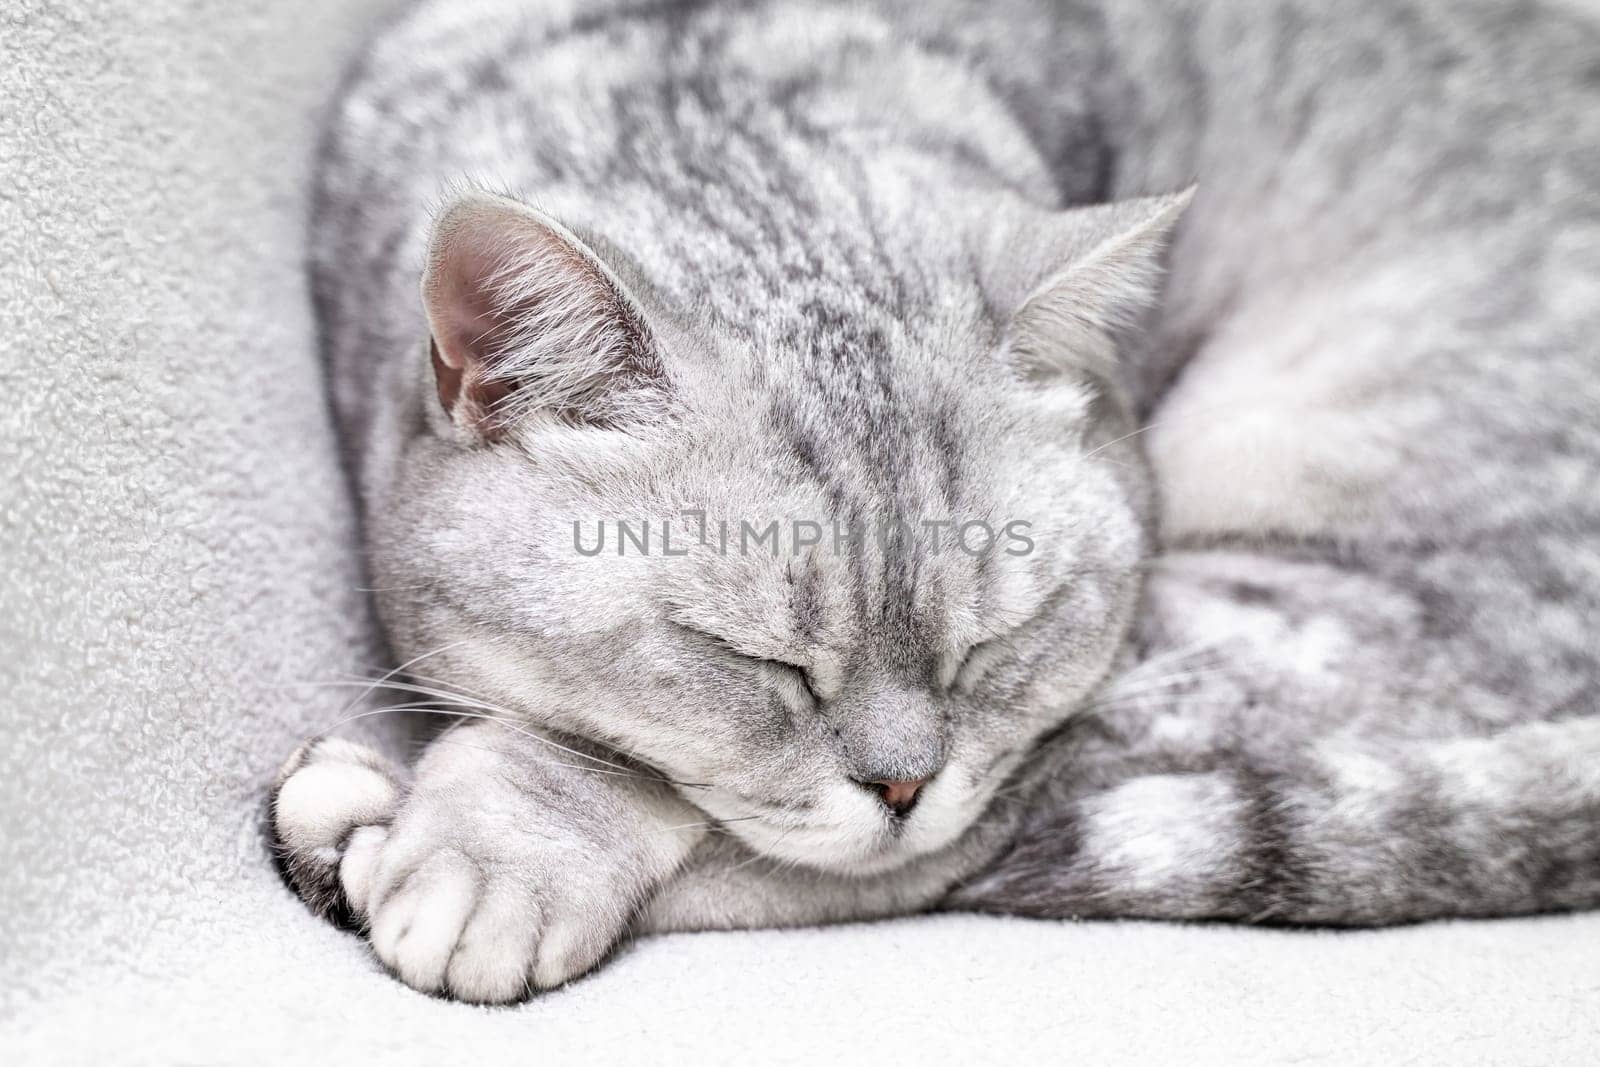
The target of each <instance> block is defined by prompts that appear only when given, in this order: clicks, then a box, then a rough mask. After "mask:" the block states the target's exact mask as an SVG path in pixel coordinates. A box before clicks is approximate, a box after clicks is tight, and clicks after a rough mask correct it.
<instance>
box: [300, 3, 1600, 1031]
mask: <svg viewBox="0 0 1600 1067" xmlns="http://www.w3.org/2000/svg"><path fill="white" fill-rule="evenodd" d="M1196 180H1198V192H1197V193H1196V194H1194V196H1193V203H1192V204H1190V203H1189V200H1190V195H1191V194H1190V192H1189V191H1187V190H1188V189H1189V187H1190V185H1191V183H1193V182H1195V181H1196ZM1597 183H1600V32H1597V30H1596V27H1595V26H1594V25H1592V24H1590V23H1588V22H1585V21H1583V20H1581V19H1580V18H1578V17H1577V16H1574V15H1570V14H1563V13H1561V12H1560V11H1558V10H1547V9H1544V8H1540V7H1536V6H1534V5H1531V4H1517V5H1506V4H1500V3H1489V2H1471V3H1444V2H1442V0H1441V2H1433V0H1350V2H1346V3H1341V4H1337V5H1330V4H1327V3H1324V2H1321V0H1271V2H1262V3H1251V2H1245V0H1237V2H1221V3H1209V4H1201V3H1188V2H1184V0H1136V2H1128V0H1116V2H1115V3H1112V2H1110V0H1105V2H1103V3H1098V2H1094V0H1064V2H1054V0H1000V2H991V3H978V2H977V0H971V2H967V0H936V2H912V0H907V2H904V3H895V2H891V0H883V2H879V3H872V4H829V5H823V6H817V5H814V4H809V3H805V4H803V3H798V2H793V0H749V2H738V0H710V2H704V3H696V2H688V0H660V2H649V0H645V2H639V3H632V4H606V5H595V4H590V3H584V4H581V5H579V4H577V3H576V2H569V3H567V4H555V3H548V2H536V0H526V2H521V0H485V2H478V3H472V4H463V3H456V2H443V0H437V2H430V3H426V4H424V5H422V6H420V7H417V8H415V9H412V10H410V11H408V12H407V13H405V14H404V15H403V16H402V17H400V18H399V19H398V20H397V21H396V22H394V23H393V24H392V25H391V26H390V27H388V28H387V29H386V30H385V32H383V33H382V34H381V35H380V36H379V37H378V39H377V40H376V41H375V43H374V44H373V45H372V46H371V47H370V49H369V50H368V51H367V52H366V54H365V55H364V57H363V58H362V59H361V61H360V62H359V64H358V65H357V66H356V68H355V70H354V72H353V74H352V76H351V78H350V79H349V81H348V83H347V85H346V87H345V89H344V91H343V94H342V96H341V98H340V99H339V101H338V104H337V108H336V111H335V113H334V116H333V119H332V124H331V128H330V131H329V134H328V137H327V141H326V147H325V156H324V162H323V169H322V178H321V186H320V190H319V200H318V204H317V209H316V213H315V220H314V225H313V229H312V239H313V244H314V273H315V279H314V281H315V293H316V296H317V299H318V302H319V305H320V309H321V312H322V315H323V321H324V325H325V330H326V340H327V346H328V351H329V355H330V359H331V364H332V382H333V385H332V388H333V395H334V400H335V405H336V408H337V411H338V415H339V417H340V419H341V421H342V424H343V427H344V429H345V431H346V437H347V441H348V443H349V445H350V449H351V456H352V460H353V464H354V469H355V474H356V480H357V482H358V485H359V490H360V495H361V498H362V501H363V505H364V511H365V518H366V536H367V542H368V543H367V547H368V551H369V555H370V560H371V568H372V571H373V585H374V586H376V587H377V588H378V589H379V590H380V592H379V593H378V599H377V604H378V608H379V611H380V614H381V616H382V620H383V622H384V624H385V626H386V628H387V631H388V634H389V637H390V639H391V640H392V643H393V647H394V650H395V652H396V653H397V655H398V657H399V659H401V660H404V661H407V664H406V670H407V673H408V677H409V681H407V682H406V683H404V685H403V687H408V688H409V689H410V690H411V691H414V692H416V693H418V694H420V695H422V696H423V697H425V698H428V700H425V701H424V702H428V701H432V703H431V704H430V706H432V707H435V708H439V709H444V710H449V711H462V712H465V713H467V714H469V715H471V716H476V717H470V718H467V719H465V720H464V721H462V722H460V724H459V725H457V726H455V727H453V728H452V729H450V730H449V731H447V732H446V733H445V734H444V735H442V736H441V737H440V738H439V739H438V740H437V741H435V742H434V743H432V744H431V745H430V746H429V747H428V748H427V750H426V751H425V752H424V753H423V755H422V757H421V759H420V761H419V762H418V763H417V765H416V766H415V767H414V768H411V769H408V770H403V769H401V768H399V767H396V766H393V765H391V764H390V763H389V762H388V761H386V760H385V759H383V758H382V757H380V756H379V755H377V754H376V753H374V752H372V751H369V750H367V749H365V748H361V747H358V746H356V745H353V744H351V743H349V742H345V741H340V740H318V741H313V742H311V743H308V744H307V745H306V746H305V747H303V748H302V749H301V750H300V751H299V752H298V753H296V754H295V756H294V757H293V758H292V759H291V761H290V762H289V764H288V765H287V766H286V767H285V769H284V772H283V775H282V778H281V779H280V787H279V790H278V793H277V795H276V798H275V804H274V827H275V833H276V836H277V842H278V847H279V849H280V853H281V855H282V856H283V858H284V862H285V867H286V870H287V872H288V873H289V875H290V877H291V879H292V881H293V884H294V885H295V886H296V887H297V889H298V890H299V892H300V893H301V894H302V895H303V896H304V897H305V899H306V900H307V901H308V902H310V903H311V904H312V905H313V906H315V907H317V908H319V909H321V910H324V911H330V912H331V911H334V910H344V911H347V912H348V913H349V914H350V915H351V916H352V917H353V918H354V919H355V920H356V921H357V922H358V923H359V924H360V925H361V926H362V928H363V929H364V930H365V931H366V932H367V935H368V936H369V937H370V939H371V943H372V946H373V948H374V949H375V950H376V952H377V955H378V956H379V958H381V959H382V960H383V961H384V962H385V963H386V964H387V965H388V966H389V967H391V968H392V969H393V970H394V971H395V972H396V973H397V974H398V975H399V976H400V977H401V978H402V979H403V980H404V981H406V982H407V983H409V984H411V985H413V986H415V987H417V988H419V989H424V990H439V991H446V992H448V993H451V994H454V995H456V996H459V997H462V998H466V999H469V1000H477V1001H504V1000H511V999H515V998H517V997H520V996H522V995H524V994H525V993H526V992H527V991H528V990H529V989H530V988H537V989H546V988H550V987H553V986H557V985H559V984H561V983H562V982H565V981H566V980H568V979H570V978H572V977H573V976H575V975H577V974H580V973H582V972H584V971H586V970H588V969H589V968H591V967H593V966H594V965H595V964H596V963H597V962H598V961H600V960H601V959H602V958H603V957H604V956H605V955H606V953H607V952H608V951H609V950H610V949H611V948H612V947H613V946H614V945H615V944H617V942H618V941H619V939H621V938H623V937H625V936H627V935H629V934H631V933H639V932H648V931H661V930H693V929H706V928H736V927H752V926H764V925H775V924H798V923H817V922H828V921H834V920H844V919H860V918H868V917H874V916H887V915H895V914H902V913H907V912H914V911H918V910H924V909H930V908H937V907H946V908H965V909H979V910H988V911H998V912H1012V913H1022V914H1028V915H1038V916H1118V915H1122V916H1165V917H1172V918H1226V919H1236V920H1244V921H1250V922H1271V923H1294V924H1337V925H1346V924H1372V923H1392V922H1402V921H1408V920H1418V919H1427V918H1432V917H1436V916H1450V915H1500V914H1512V913H1524V912H1534V911H1541V910H1549V909H1569V908H1580V907H1590V906H1594V905H1596V904H1600V715H1597V714H1596V712H1597V700H1596V688H1597V677H1600V640H1597V637H1596V632H1595V631H1596V629H1597V625H1600V418H1597V416H1600V359H1597V358H1596V356H1597V346H1600V199H1597ZM1180 216H1181V224H1179V220H1180ZM1175 226H1176V228H1174V227H1175ZM1163 269H1164V270H1165V280H1164V282H1162V283H1161V284H1159V285H1158V280H1159V279H1160V277H1161V271H1162V270H1163ZM419 275H420V277H421V298H420V300H419V298H418V278H419ZM1132 327H1137V328H1132ZM686 511H687V512H692V513H694V514H691V515H685V514H684V513H685V512H686ZM883 516H895V517H898V518H899V519H904V520H909V521H910V523H911V524H912V525H911V528H912V530H913V533H914V536H910V537H908V536H904V535H903V534H904V529H903V528H899V527H896V529H901V534H898V535H894V536H890V537H888V538H886V539H881V540H880V539H879V538H877V537H865V538H862V539H860V541H861V543H856V542H855V541H852V540H851V539H850V537H849V536H847V537H846V539H845V546H844V547H845V550H844V551H836V549H837V548H838V547H839V546H838V543H837V542H836V541H835V534H836V533H837V530H836V529H834V530H831V531H830V532H829V533H828V535H827V536H825V537H824V538H823V540H822V541H821V542H820V543H809V540H808V539H807V538H798V537H797V538H796V539H797V540H800V541H803V542H806V543H802V544H800V545H798V546H796V545H794V544H791V543H790V541H791V538H789V537H788V535H787V533H785V534H784V537H783V538H782V543H781V544H779V545H777V546H775V547H773V546H769V545H767V544H765V543H760V544H757V545H756V546H754V547H750V546H741V547H742V548H748V549H749V550H741V551H722V550H721V546H720V545H719V544H718V540H717V538H716V537H715V536H713V537H710V538H707V539H705V540H702V539H701V538H700V536H699V535H698V534H696V533H695V526H694V524H696V523H700V524H701V525H700V532H701V533H704V531H705V529H706V524H707V523H709V524H710V526H711V528H712V529H713V530H714V529H715V528H716V524H717V522H719V521H731V522H733V523H734V524H735V528H736V529H737V524H738V523H739V522H741V521H749V522H750V523H753V524H756V525H757V526H758V527H760V528H764V527H765V524H766V523H767V521H768V520H769V519H771V520H782V521H783V522H784V523H785V524H786V525H784V526H783V527H782V529H783V530H785V531H787V530H788V529H789V526H788V525H787V524H788V523H790V522H791V520H806V521H813V520H814V521H816V522H817V523H819V524H840V525H841V526H842V528H843V529H844V530H845V531H846V532H847V534H848V533H849V532H850V531H853V530H855V529H857V526H856V525H853V524H870V523H871V522H873V521H874V520H881V518H882V517H883ZM617 520H623V521H626V522H629V523H630V524H631V526H632V528H633V529H634V530H635V531H637V529H638V527H639V526H640V525H641V524H642V523H643V522H645V521H649V522H650V524H651V531H652V533H653V535H654V536H655V537H656V543H655V546H654V548H655V551H651V552H648V553H646V552H640V551H636V550H633V549H637V548H638V547H639V546H638V545H637V544H632V543H622V542H616V541H611V542H607V543H606V544H605V548H604V550H603V551H602V552H601V553H600V554H599V555H592V556H591V555H587V554H585V552H584V551H582V550H583V549H586V548H592V547H593V542H594V540H595V537H596V534H597V532H603V531H604V530H605V528H606V527H605V526H603V525H602V524H610V528H611V530H612V532H613V533H615V532H616V529H615V523H616V521H617ZM945 520H949V521H950V522H953V523H957V524H961V523H968V522H980V523H983V524H988V526H989V528H990V529H999V528H1000V527H1001V526H1002V525H1003V524H1006V523H1010V522H1021V523H1023V524H1024V525H1022V526H1017V527H1015V528H1014V529H1013V532H1014V533H1015V532H1018V531H1020V535H1019V537H1018V538H1015V539H1012V540H1009V541H1004V542H996V544H995V546H994V547H993V549H992V550H989V551H980V552H972V551H968V547H969V546H968V545H967V544H966V543H964V542H963V543H962V544H960V545H954V542H952V541H951V540H949V539H948V538H950V537H952V536H953V535H954V534H955V533H956V532H958V531H957V530H956V527H952V526H941V525H939V524H940V523H941V522H943V521H945ZM930 524H931V525H930ZM663 528H665V529H666V531H667V532H666V534H665V535H663V533H662V530H663ZM807 529H809V527H807ZM939 532H943V533H945V535H946V537H947V540H946V542H945V544H944V545H943V546H942V548H936V546H935V544H934V543H933V538H932V536H924V535H936V534H938V533H939ZM662 536H666V537H667V539H668V545H669V547H670V548H671V554H665V553H663V552H662V551H661V548H662V546H661V543H660V539H661V538H662ZM674 538H676V539H677V540H676V542H674V541H673V539H674ZM1023 540H1025V541H1026V548H1024V547H1023ZM619 544H620V545H621V554H618V553H619ZM953 545H954V547H953ZM680 552H682V553H686V554H683V555H679V554H678V553H680Z"/></svg>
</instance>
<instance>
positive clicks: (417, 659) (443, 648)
mask: <svg viewBox="0 0 1600 1067" xmlns="http://www.w3.org/2000/svg"><path fill="white" fill-rule="evenodd" d="M464 640H465V639H463V641H464ZM463 641H452V642H450V643H449V644H445V645H440V646H439V647H438V648H434V649H430V650H429V651H427V652H423V653H420V654H419V655H416V656H413V657H411V658H410V659H408V660H406V661H405V662H404V663H402V664H400V665H399V666H398V667H394V668H391V669H390V670H389V671H387V672H385V673H384V674H383V675H382V676H381V677H380V678H378V679H377V680H375V681H374V682H372V683H371V685H369V686H368V687H367V688H366V689H364V690H363V691H361V692H360V693H358V694H356V696H355V698H354V699H352V700H351V701H350V703H348V704H346V705H345V707H344V711H345V712H348V711H349V710H350V709H351V708H354V707H355V706H356V705H358V704H360V703H361V702H362V701H364V700H366V699H367V698H368V697H370V696H371V695H372V694H373V693H374V692H376V691H377V690H379V689H381V688H383V687H384V683H386V682H388V681H389V680H390V679H392V678H394V677H395V676H396V675H398V674H399V673H400V672H402V671H404V670H405V669H406V668H408V667H411V666H413V665H415V664H418V663H421V662H422V661H423V660H425V659H429V658H431V657H433V656H437V655H438V654H439V653H441V652H447V651H449V650H450V649H452V648H455V647H456V646H458V645H460V644H462V643H463Z"/></svg>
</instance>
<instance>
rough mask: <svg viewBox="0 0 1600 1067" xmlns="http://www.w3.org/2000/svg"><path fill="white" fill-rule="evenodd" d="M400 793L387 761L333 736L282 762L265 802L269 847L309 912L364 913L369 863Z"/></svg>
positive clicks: (395, 774)
mask: <svg viewBox="0 0 1600 1067" xmlns="http://www.w3.org/2000/svg"><path fill="white" fill-rule="evenodd" d="M403 788H404V786H403V781H402V779H401V776H400V773H399V772H398V771H397V770H396V769H395V768H394V766H393V765H392V764H390V763H389V761H388V760H386V759H384V758H383V757H382V756H380V755H379V754H378V753H376V752H374V751H372V750H371V749H369V748H365V747H364V746H361V745H357V744H353V743H351V742H349V741H342V740H339V739H337V738H322V739H318V740H315V741H310V742H307V743H306V744H305V745H302V746H301V747H300V748H299V749H298V750H297V751H296V752H295V754H294V755H293V756H291V757H290V758H289V761H288V762H287V763H286V764H284V767H283V770H282V771H280V772H279V775H278V785H277V789H276V791H275V792H274V794H273V797H272V836H273V846H274V848H275V850H276V852H277V855H278V857H279V859H280V860H281V861H282V864H283V870H284V873H285V875H287V877H288V879H289V883H290V884H291V885H292V886H293V887H294V889H295V892H297V893H298V894H299V895H300V898H301V899H302V900H304V901H305V902H306V903H307V904H308V905H309V906H310V907H311V909H312V910H313V911H315V912H317V913H318V914H320V915H325V916H329V915H334V914H336V913H338V912H339V911H340V910H341V908H342V906H343V905H345V904H347V903H348V904H349V905H350V909H351V910H352V911H353V912H354V913H355V914H356V915H360V914H362V913H363V912H364V910H365V897H366V883H367V881H368V880H369V879H370V871H371V866H372V862H373V859H374V858H375V856H376V853H377V849H378V848H379V847H380V846H381V844H382V840H383V838H384V837H385V836H386V831H385V830H384V827H385V826H387V824H388V823H389V821H390V820H391V819H392V818H393V817H394V812H395V808H396V806H397V805H398V804H399V801H400V797H401V795H402V793H403ZM347 860H348V861H349V862H345V861H347Z"/></svg>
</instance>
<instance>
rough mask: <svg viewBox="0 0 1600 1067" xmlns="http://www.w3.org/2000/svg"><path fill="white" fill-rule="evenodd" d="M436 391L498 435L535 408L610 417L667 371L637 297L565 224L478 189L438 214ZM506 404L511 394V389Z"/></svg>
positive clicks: (592, 421) (466, 419) (567, 415)
mask: <svg viewBox="0 0 1600 1067" xmlns="http://www.w3.org/2000/svg"><path fill="white" fill-rule="evenodd" d="M423 300H424V303H425V304H426V306H427V312H428V322H429V325H430V327H431V329H432V331H433V341H434V352H433V363H434V375H435V377H436V379H437V384H438V389H439V401H440V403H441V404H443V405H444V407H445V410H446V411H447V412H449V414H450V416H451V418H453V419H454V420H456V421H457V422H458V423H461V424H463V425H466V426H469V427H471V428H473V429H475V430H476V431H477V432H479V433H482V434H485V435H488V436H496V435H498V434H499V433H500V432H502V431H503V430H504V429H505V427H506V426H507V425H509V424H510V422H511V421H512V420H514V419H516V418H518V417H519V415H520V413H522V412H527V411H531V410H533V409H538V410H540V411H545V412H549V413H551V414H554V415H555V416H557V417H559V418H562V419H565V420H568V421H572V422H575V423H582V424H587V425H596V426H599V425H609V424H612V423H613V422H614V421H615V420H617V419H618V418H619V413H620V414H630V413H631V414H637V413H638V412H640V411H642V410H644V407H645V406H647V405H645V404H643V403H642V402H641V397H644V396H646V395H647V394H651V395H653V394H654V391H655V390H657V389H658V388H659V386H660V384H661V379H662V374H661V368H660V364H659V362H658V361H657V360H656V358H655V355H654V352H653V351H652V345H651V342H650V340H649V334H648V331H647V330H646V328H645V326H644V323H643V321H642V320H641V318H640V316H639V314H638V312H637V310H636V308H635V305H634V304H633V302H632V300H631V299H630V298H629V297H628V295H627V294H626V293H625V292H624V291H623V289H622V288H621V286H620V284H619V283H618V282H617V281H616V279H615V278H614V277H612V275H611V274H610V272H609V271H607V269H606V268H605V267H604V266H603V265H602V264H601V262H600V260H599V259H598V258H597V257H595V256H594V254H593V253H592V252H590V251H589V250H588V249H587V248H585V247H584V246H583V244H582V243H581V242H580V241H579V240H578V238H576V237H574V236H573V235H571V234H569V233H567V232H566V231H565V230H564V229H563V228H562V227H561V225H560V224H559V223H557V222H555V221H554V220H549V219H545V218H543V217H542V216H540V215H538V214H537V213H536V212H534V211H532V210H531V209H528V208H525V207H523V206H521V205H519V204H516V203H514V202H511V201H507V200H500V199H497V198H492V197H474V198H471V199H468V200H465V201H462V202H460V203H458V204H457V205H456V206H455V207H453V208H451V209H450V210H449V211H447V212H446V213H445V215H444V217H443V218H441V219H440V221H439V224H438V226H437V227H436V229H435V231H434V237H433V245H432V248H431V249H430V251H429V256H428V269H427V273H426V276H425V277H424V279H423ZM513 395H514V400H512V402H510V403H507V401H508V399H511V398H513Z"/></svg>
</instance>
